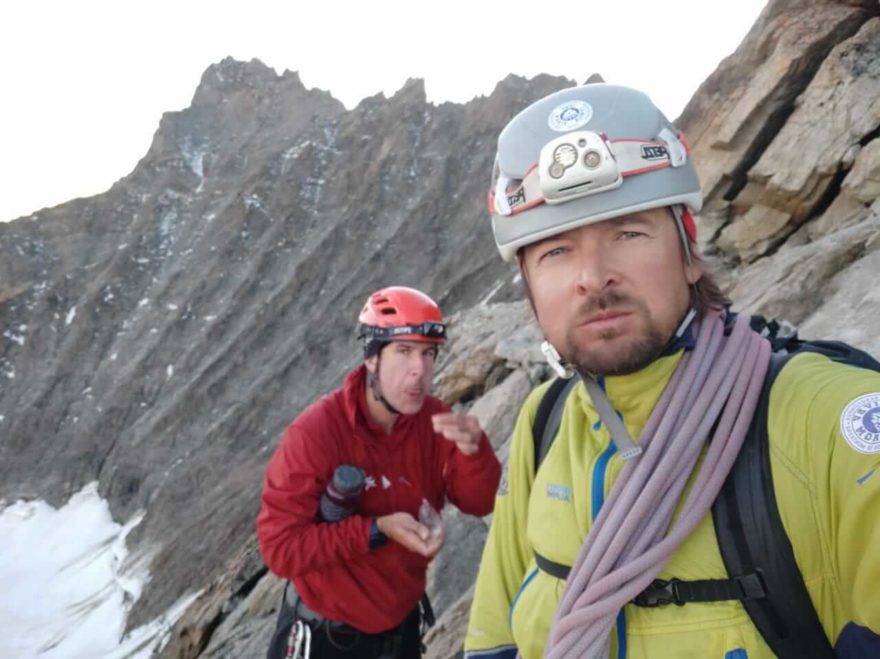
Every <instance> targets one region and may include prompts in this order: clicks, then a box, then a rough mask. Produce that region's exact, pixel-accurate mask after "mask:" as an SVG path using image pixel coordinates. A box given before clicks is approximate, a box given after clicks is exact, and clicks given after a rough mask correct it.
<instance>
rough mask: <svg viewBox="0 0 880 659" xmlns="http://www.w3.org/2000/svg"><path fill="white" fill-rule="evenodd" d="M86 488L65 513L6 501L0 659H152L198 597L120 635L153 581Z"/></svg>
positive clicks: (1, 512)
mask: <svg viewBox="0 0 880 659" xmlns="http://www.w3.org/2000/svg"><path fill="white" fill-rule="evenodd" d="M97 489H98V488H97V483H91V484H89V485H87V486H86V487H85V488H83V490H82V491H81V492H79V493H78V494H75V495H74V496H73V497H71V499H70V501H69V502H68V503H67V504H66V505H64V506H62V507H61V508H59V509H55V508H52V507H51V506H49V505H47V504H46V503H44V502H42V501H29V502H25V501H18V502H16V503H14V504H12V505H9V506H7V507H5V508H4V507H3V502H2V501H0V538H3V541H2V542H0V584H3V587H2V588H0V657H15V658H16V659H86V658H88V659H122V658H123V657H124V658H125V659H147V658H148V657H150V656H152V655H153V651H154V650H155V649H156V647H157V645H158V646H161V644H162V642H163V641H164V640H166V639H167V635H168V632H169V631H170V629H171V627H172V625H173V624H174V622H175V621H176V620H177V618H179V617H180V615H181V614H182V613H183V611H184V609H185V608H186V606H187V605H188V604H189V603H190V602H192V600H193V598H194V597H195V595H190V596H189V597H187V598H185V599H183V600H181V601H180V602H178V603H177V604H176V605H175V606H174V607H172V609H171V610H170V611H169V612H168V613H166V614H165V616H162V617H160V618H159V619H157V620H155V621H154V622H152V623H150V624H148V625H145V626H143V627H139V628H138V629H136V630H134V631H133V632H132V633H131V634H129V635H128V636H126V637H125V638H124V639H123V638H121V637H122V631H123V629H124V627H125V617H126V614H127V612H128V610H129V609H130V608H131V605H132V604H133V603H134V601H135V600H136V599H137V598H138V597H139V596H140V593H141V589H142V587H143V584H144V583H146V581H147V580H148V579H149V573H148V572H147V571H146V570H145V569H144V565H143V563H144V562H143V561H140V562H139V561H137V560H132V559H131V558H130V557H129V556H128V555H127V554H128V552H127V550H126V548H125V537H126V535H128V532H129V531H130V530H131V529H132V528H134V527H135V526H136V525H137V524H138V523H139V522H140V520H141V519H142V517H143V516H142V515H139V516H137V517H135V518H134V519H132V520H131V521H129V522H128V523H127V524H126V525H125V526H120V525H119V524H116V523H115V522H114V521H113V519H112V518H111V516H110V510H109V509H108V507H107V502H106V501H104V500H103V499H101V497H100V496H99V495H98V493H97Z"/></svg>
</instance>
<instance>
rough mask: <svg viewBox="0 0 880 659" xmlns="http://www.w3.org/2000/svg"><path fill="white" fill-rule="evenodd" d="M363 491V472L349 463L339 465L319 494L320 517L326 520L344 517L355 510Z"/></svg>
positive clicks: (330, 520) (334, 520)
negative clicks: (325, 487)
mask: <svg viewBox="0 0 880 659" xmlns="http://www.w3.org/2000/svg"><path fill="white" fill-rule="evenodd" d="M363 491H364V472H363V471H362V470H361V469H358V468H357V467H353V466H351V465H339V466H338V467H336V471H334V472H333V478H332V479H331V480H330V482H329V483H327V489H326V490H325V491H324V494H322V495H321V505H320V516H321V519H323V520H324V521H326V522H338V521H339V520H342V519H345V518H346V517H348V516H349V515H351V514H352V513H353V512H355V510H357V506H358V502H359V501H360V498H361V492H363Z"/></svg>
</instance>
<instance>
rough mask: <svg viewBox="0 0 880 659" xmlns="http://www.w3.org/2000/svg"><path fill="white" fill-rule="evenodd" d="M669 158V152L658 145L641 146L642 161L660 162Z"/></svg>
mask: <svg viewBox="0 0 880 659" xmlns="http://www.w3.org/2000/svg"><path fill="white" fill-rule="evenodd" d="M668 157H669V150H668V149H667V148H666V147H665V146H660V145H659V144H643V145H642V159H643V160H661V159H666V158H668Z"/></svg>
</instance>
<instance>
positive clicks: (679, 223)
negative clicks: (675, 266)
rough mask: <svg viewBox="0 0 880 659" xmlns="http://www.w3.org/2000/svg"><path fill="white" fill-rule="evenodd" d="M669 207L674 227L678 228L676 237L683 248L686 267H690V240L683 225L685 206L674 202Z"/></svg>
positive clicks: (691, 259)
mask: <svg viewBox="0 0 880 659" xmlns="http://www.w3.org/2000/svg"><path fill="white" fill-rule="evenodd" d="M670 208H671V210H672V216H673V217H674V218H675V228H676V229H678V237H679V238H681V246H682V248H683V249H684V259H685V261H686V262H687V265H688V267H690V266H691V265H692V264H693V258H692V256H691V241H690V238H689V237H688V232H687V230H686V229H685V227H684V213H685V208H684V206H682V205H681V204H675V205H674V206H671V207H670Z"/></svg>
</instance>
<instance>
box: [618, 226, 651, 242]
mask: <svg viewBox="0 0 880 659" xmlns="http://www.w3.org/2000/svg"><path fill="white" fill-rule="evenodd" d="M644 235H645V234H644V233H642V232H641V231H636V230H635V229H623V230H622V231H621V232H620V233H618V234H617V237H618V238H619V239H620V240H632V239H633V238H639V237H641V236H644Z"/></svg>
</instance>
